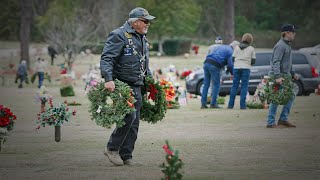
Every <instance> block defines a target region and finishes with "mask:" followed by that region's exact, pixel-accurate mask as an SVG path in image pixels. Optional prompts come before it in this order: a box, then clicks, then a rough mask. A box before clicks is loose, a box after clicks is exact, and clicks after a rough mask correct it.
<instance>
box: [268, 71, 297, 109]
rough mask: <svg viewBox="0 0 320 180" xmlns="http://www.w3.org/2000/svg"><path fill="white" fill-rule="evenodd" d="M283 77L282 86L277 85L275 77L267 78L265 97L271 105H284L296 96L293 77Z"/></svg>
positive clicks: (285, 75) (283, 75) (284, 75)
mask: <svg viewBox="0 0 320 180" xmlns="http://www.w3.org/2000/svg"><path fill="white" fill-rule="evenodd" d="M281 77H282V78H283V79H284V80H283V81H282V84H278V83H276V77H275V76H270V77H269V78H267V82H266V85H265V87H264V92H265V96H264V97H265V98H266V99H267V101H268V102H270V103H274V104H279V105H284V104H286V103H287V102H288V101H289V100H290V99H291V98H292V96H294V92H293V84H292V77H291V75H287V74H282V75H281Z"/></svg>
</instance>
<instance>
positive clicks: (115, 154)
mask: <svg viewBox="0 0 320 180" xmlns="http://www.w3.org/2000/svg"><path fill="white" fill-rule="evenodd" d="M103 154H104V155H105V156H107V157H108V158H109V161H110V162H111V163H112V164H114V165H116V166H123V161H122V159H121V157H120V155H119V151H109V150H108V149H107V147H106V148H105V149H104V152H103Z"/></svg>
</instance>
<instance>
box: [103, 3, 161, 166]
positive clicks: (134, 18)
mask: <svg viewBox="0 0 320 180" xmlns="http://www.w3.org/2000/svg"><path fill="white" fill-rule="evenodd" d="M153 19H155V17H154V16H151V15H150V14H149V13H148V11H147V10H145V9H144V8H141V7H137V8H135V9H133V10H132V11H131V12H130V13H129V19H128V20H127V21H126V22H125V23H124V25H123V26H121V27H119V28H117V29H115V30H114V31H112V32H111V33H110V34H109V36H108V38H107V40H106V42H105V45H104V49H103V52H102V55H101V60H100V69H101V75H102V77H103V78H104V79H105V89H107V90H109V91H111V92H112V91H114V89H115V83H114V80H115V79H118V80H120V81H123V82H125V83H127V84H128V85H129V86H130V87H131V88H132V90H133V95H134V98H135V99H136V100H137V101H136V103H135V104H134V106H135V109H136V111H135V112H134V113H131V114H127V115H126V117H125V119H124V121H125V123H126V124H125V125H124V126H122V127H116V128H115V129H114V131H113V133H112V134H111V136H110V139H109V142H108V144H107V146H106V147H105V150H104V154H105V155H106V156H107V157H108V158H109V160H110V162H111V163H113V164H114V165H117V166H121V165H134V164H136V163H134V161H132V152H133V149H134V144H135V142H136V139H137V136H138V130H139V120H140V108H141V102H142V96H141V87H142V86H143V85H144V80H145V76H146V75H151V71H150V69H149V49H148V48H149V44H148V40H147V38H146V34H147V32H148V28H149V26H150V21H151V20H153Z"/></svg>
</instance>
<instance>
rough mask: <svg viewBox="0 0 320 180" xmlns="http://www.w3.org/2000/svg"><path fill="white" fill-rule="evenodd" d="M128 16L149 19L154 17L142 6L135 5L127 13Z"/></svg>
mask: <svg viewBox="0 0 320 180" xmlns="http://www.w3.org/2000/svg"><path fill="white" fill-rule="evenodd" d="M129 18H143V19H147V20H149V21H151V20H153V19H155V18H156V17H154V16H151V15H150V14H149V12H148V11H147V10H146V9H144V8H142V7H136V8H134V9H133V10H132V11H131V12H130V13H129Z"/></svg>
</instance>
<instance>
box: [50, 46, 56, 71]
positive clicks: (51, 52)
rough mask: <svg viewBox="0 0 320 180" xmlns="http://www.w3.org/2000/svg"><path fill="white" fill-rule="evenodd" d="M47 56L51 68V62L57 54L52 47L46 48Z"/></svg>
mask: <svg viewBox="0 0 320 180" xmlns="http://www.w3.org/2000/svg"><path fill="white" fill-rule="evenodd" d="M48 54H49V56H50V57H51V66H53V64H54V63H53V61H54V58H55V57H56V55H57V54H58V53H57V51H56V50H55V49H54V48H53V47H52V46H48Z"/></svg>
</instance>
